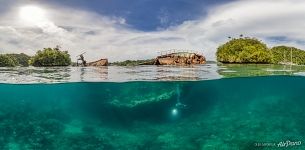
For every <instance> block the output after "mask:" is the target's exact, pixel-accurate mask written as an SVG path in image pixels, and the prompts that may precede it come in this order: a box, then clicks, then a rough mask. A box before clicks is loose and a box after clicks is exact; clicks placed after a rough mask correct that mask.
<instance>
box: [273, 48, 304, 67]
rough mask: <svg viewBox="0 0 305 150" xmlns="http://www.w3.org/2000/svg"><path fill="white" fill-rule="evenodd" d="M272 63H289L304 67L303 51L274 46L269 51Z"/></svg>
mask: <svg viewBox="0 0 305 150" xmlns="http://www.w3.org/2000/svg"><path fill="white" fill-rule="evenodd" d="M271 52H272V62H273V63H275V64H280V63H290V62H292V63H293V64H298V65H305V51H303V50H300V49H297V48H295V47H288V46H276V47H273V48H272V49H271Z"/></svg>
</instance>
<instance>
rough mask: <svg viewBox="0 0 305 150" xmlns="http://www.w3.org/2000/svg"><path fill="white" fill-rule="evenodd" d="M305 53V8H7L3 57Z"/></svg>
mask: <svg viewBox="0 0 305 150" xmlns="http://www.w3.org/2000/svg"><path fill="white" fill-rule="evenodd" d="M240 34H243V35H244V36H248V37H256V38H259V39H261V40H262V41H263V42H265V43H267V44H268V46H269V47H272V46H276V45H288V46H295V47H298V48H300V49H305V46H304V44H305V40H304V39H305V1H304V0H90V1H89V0H0V53H26V54H29V55H34V54H35V52H36V51H38V50H41V49H43V48H45V47H55V46H56V45H60V46H61V48H62V49H63V50H68V51H69V53H70V54H71V58H72V60H73V59H76V56H77V55H78V54H80V53H83V52H86V54H85V58H86V59H87V60H88V61H93V60H97V59H100V58H108V59H109V60H110V61H111V62H113V61H122V60H127V59H131V60H136V59H150V58H154V57H156V56H157V55H158V54H159V52H160V51H166V50H171V49H178V50H193V51H196V52H200V53H203V54H204V55H205V56H206V58H207V59H208V60H215V52H216V50H217V47H218V46H219V45H221V44H224V43H225V42H226V41H227V40H228V37H229V36H231V37H238V36H239V35H240Z"/></svg>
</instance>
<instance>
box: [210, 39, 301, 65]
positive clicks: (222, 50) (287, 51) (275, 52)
mask: <svg viewBox="0 0 305 150" xmlns="http://www.w3.org/2000/svg"><path fill="white" fill-rule="evenodd" d="M216 56H217V61H218V62H221V63H237V64H291V65H292V64H296V65H304V64H305V51H304V50H301V49H298V48H295V47H289V46H275V47H272V48H268V47H267V45H266V44H265V43H263V42H262V41H261V40H258V39H256V38H249V37H245V38H243V37H241V38H233V39H231V40H229V41H228V42H227V43H225V44H223V45H221V46H219V47H218V48H217V52H216Z"/></svg>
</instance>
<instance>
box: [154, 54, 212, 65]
mask: <svg viewBox="0 0 305 150" xmlns="http://www.w3.org/2000/svg"><path fill="white" fill-rule="evenodd" d="M205 63H206V59H205V57H204V56H203V55H202V54H199V53H195V52H189V51H167V52H166V53H161V55H160V56H158V57H157V58H156V59H155V62H154V64H155V65H196V64H205Z"/></svg>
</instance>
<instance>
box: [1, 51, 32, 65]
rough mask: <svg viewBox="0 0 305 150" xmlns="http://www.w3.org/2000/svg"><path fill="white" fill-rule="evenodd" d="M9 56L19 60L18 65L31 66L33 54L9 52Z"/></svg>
mask: <svg viewBox="0 0 305 150" xmlns="http://www.w3.org/2000/svg"><path fill="white" fill-rule="evenodd" d="M7 55H8V56H10V57H12V58H14V59H16V60H17V62H18V65H19V66H22V67H27V66H29V60H30V59H31V56H28V55H26V54H24V53H20V54H7Z"/></svg>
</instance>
